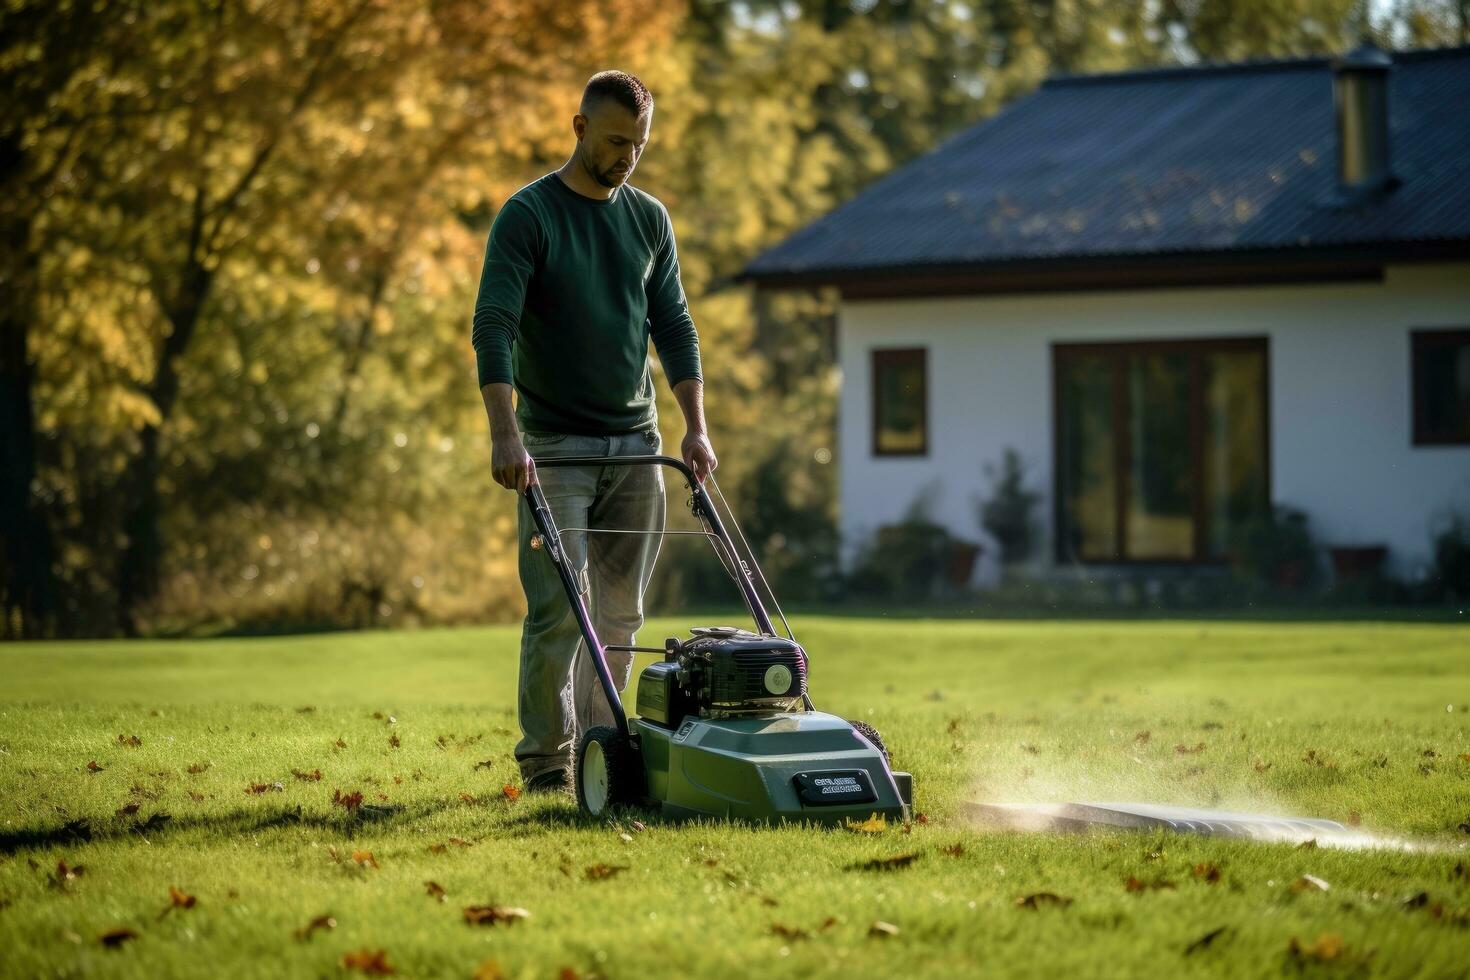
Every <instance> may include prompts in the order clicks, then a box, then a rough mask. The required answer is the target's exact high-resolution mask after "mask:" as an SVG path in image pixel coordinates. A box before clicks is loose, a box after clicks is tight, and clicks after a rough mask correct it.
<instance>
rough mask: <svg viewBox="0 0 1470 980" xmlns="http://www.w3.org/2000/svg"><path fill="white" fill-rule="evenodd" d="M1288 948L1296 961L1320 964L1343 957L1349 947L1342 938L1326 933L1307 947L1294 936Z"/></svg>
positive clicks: (1335, 934) (1333, 933)
mask: <svg viewBox="0 0 1470 980" xmlns="http://www.w3.org/2000/svg"><path fill="white" fill-rule="evenodd" d="M1286 948H1287V951H1288V952H1289V953H1290V954H1291V955H1292V956H1293V957H1295V958H1296V959H1299V960H1317V961H1318V962H1321V963H1326V962H1328V961H1330V960H1335V959H1337V958H1338V957H1339V956H1341V955H1342V953H1343V950H1345V949H1346V948H1347V947H1346V945H1344V943H1343V941H1342V937H1341V936H1339V935H1338V934H1337V933H1335V932H1324V933H1322V935H1320V936H1318V937H1317V939H1316V941H1315V942H1313V943H1312V944H1311V945H1307V944H1306V943H1303V942H1302V941H1301V940H1299V939H1297V938H1296V937H1295V936H1292V937H1291V941H1290V942H1289V943H1287V945H1286Z"/></svg>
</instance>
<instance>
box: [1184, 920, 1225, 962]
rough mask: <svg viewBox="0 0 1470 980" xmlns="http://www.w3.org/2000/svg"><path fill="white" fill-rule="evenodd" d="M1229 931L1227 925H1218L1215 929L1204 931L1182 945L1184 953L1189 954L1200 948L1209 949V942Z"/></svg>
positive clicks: (1198, 950) (1196, 951)
mask: <svg viewBox="0 0 1470 980" xmlns="http://www.w3.org/2000/svg"><path fill="white" fill-rule="evenodd" d="M1229 931H1230V927H1229V926H1220V927H1218V928H1216V929H1211V930H1210V931H1209V932H1207V933H1205V934H1204V935H1203V936H1200V937H1199V938H1198V939H1196V940H1195V941H1194V942H1192V943H1190V944H1189V945H1188V946H1186V947H1184V955H1185V956H1190V955H1192V954H1194V953H1198V952H1200V951H1201V950H1205V949H1209V948H1210V943H1213V942H1214V941H1215V940H1216V939H1219V938H1220V937H1221V936H1223V935H1225V933H1227V932H1229Z"/></svg>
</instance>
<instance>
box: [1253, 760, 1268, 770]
mask: <svg viewBox="0 0 1470 980" xmlns="http://www.w3.org/2000/svg"><path fill="white" fill-rule="evenodd" d="M1252 765H1254V766H1255V768H1256V772H1265V771H1266V770H1267V769H1270V768H1271V763H1269V762H1266V761H1264V760H1262V759H1257V760H1256V761H1255V762H1254V763H1252Z"/></svg>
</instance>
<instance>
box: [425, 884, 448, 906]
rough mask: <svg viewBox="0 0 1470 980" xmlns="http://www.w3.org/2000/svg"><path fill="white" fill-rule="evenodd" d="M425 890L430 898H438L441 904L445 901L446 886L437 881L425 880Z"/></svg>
mask: <svg viewBox="0 0 1470 980" xmlns="http://www.w3.org/2000/svg"><path fill="white" fill-rule="evenodd" d="M424 891H425V892H426V893H427V894H428V896H429V897H430V898H433V899H438V901H439V902H440V903H441V904H442V903H443V902H444V886H443V885H441V884H439V883H438V882H437V881H426V882H424Z"/></svg>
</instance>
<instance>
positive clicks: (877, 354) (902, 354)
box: [868, 347, 929, 459]
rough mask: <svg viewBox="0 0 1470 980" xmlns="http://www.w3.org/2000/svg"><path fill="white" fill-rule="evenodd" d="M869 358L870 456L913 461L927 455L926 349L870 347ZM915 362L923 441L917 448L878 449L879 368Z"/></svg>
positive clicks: (927, 389) (880, 369) (927, 354)
mask: <svg viewBox="0 0 1470 980" xmlns="http://www.w3.org/2000/svg"><path fill="white" fill-rule="evenodd" d="M869 355H870V357H871V366H870V372H871V373H870V377H869V381H870V385H869V388H868V392H869V396H870V400H871V401H872V405H871V406H870V407H871V409H872V411H871V413H870V415H871V420H870V421H871V429H872V440H871V443H872V448H873V455H874V457H884V458H889V459H892V458H895V457H896V458H909V459H912V458H915V457H920V456H927V455H929V348H927V347H874V348H872V349H871V350H870V351H869ZM915 358H917V359H918V362H919V367H920V368H921V369H922V371H923V378H924V385H923V390H922V391H921V392H920V393H919V426H920V429H921V430H922V431H923V434H924V439H923V442H922V443H921V444H920V445H919V448H918V449H882V448H880V447H879V445H878V431H879V428H880V419H881V414H880V412H879V406H878V396H879V391H880V388H879V386H878V376H879V374H880V373H881V372H882V370H883V368H884V367H885V366H887V365H890V364H901V363H903V362H904V361H908V360H912V359H915Z"/></svg>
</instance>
